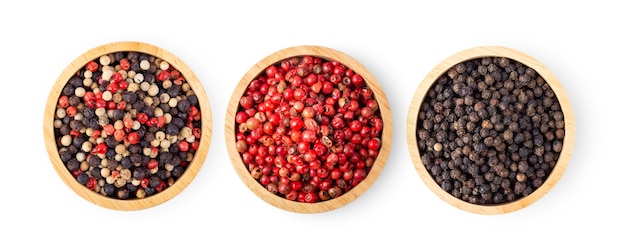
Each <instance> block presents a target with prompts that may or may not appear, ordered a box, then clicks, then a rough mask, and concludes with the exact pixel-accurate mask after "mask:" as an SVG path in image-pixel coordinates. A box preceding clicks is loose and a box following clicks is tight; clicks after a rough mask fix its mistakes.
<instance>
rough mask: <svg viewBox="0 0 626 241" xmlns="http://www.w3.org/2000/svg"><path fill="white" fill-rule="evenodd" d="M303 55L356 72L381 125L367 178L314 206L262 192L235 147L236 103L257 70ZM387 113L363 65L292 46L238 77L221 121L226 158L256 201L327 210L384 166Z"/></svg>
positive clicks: (297, 209) (328, 52)
mask: <svg viewBox="0 0 626 241" xmlns="http://www.w3.org/2000/svg"><path fill="white" fill-rule="evenodd" d="M305 55H309V56H316V57H320V58H322V59H325V60H336V61H338V62H340V63H342V64H344V65H345V66H346V67H347V68H351V69H353V70H354V71H355V72H356V73H359V74H361V75H362V76H363V78H364V79H365V82H366V84H367V85H368V86H369V87H370V88H371V89H372V91H373V92H374V96H375V99H376V100H377V101H378V104H379V109H380V114H381V117H382V119H383V123H384V127H383V131H382V134H381V140H382V143H381V148H380V151H379V155H378V157H377V158H376V160H375V162H374V165H373V166H372V168H371V170H370V172H369V174H368V175H367V177H366V178H365V179H364V180H363V181H362V182H361V183H359V184H358V185H356V186H355V187H353V188H352V189H351V190H349V191H348V192H346V193H344V194H343V195H341V196H339V197H337V198H335V199H330V200H327V201H322V202H317V203H300V202H296V201H290V200H287V199H284V198H282V197H280V196H278V195H275V194H273V193H271V192H269V191H267V189H265V188H264V187H263V186H262V185H261V184H260V183H258V182H257V180H255V179H254V178H252V176H251V175H250V173H249V172H248V170H247V168H246V166H245V165H244V163H243V161H242V158H241V155H240V154H239V153H238V152H237V150H236V148H235V142H236V138H235V133H236V132H235V124H236V123H235V114H236V113H237V109H238V106H239V100H240V99H241V97H242V96H243V93H244V92H245V90H246V88H247V87H248V85H249V84H250V82H251V81H252V80H254V79H255V78H256V77H257V76H258V75H259V74H260V73H261V71H264V70H265V68H266V67H268V66H270V65H274V64H276V63H279V62H280V61H281V60H283V59H287V58H289V57H295V56H305ZM390 111H391V110H390V108H389V104H388V102H387V99H386V96H385V93H384V92H383V90H382V88H381V87H380V85H379V83H378V82H377V80H376V79H375V78H374V76H373V75H372V74H371V73H370V72H369V71H367V69H366V68H365V67H364V66H363V65H361V64H360V63H359V62H358V61H357V60H355V59H353V58H352V57H350V56H348V55H346V54H344V53H341V52H339V51H337V50H334V49H330V48H326V47H321V46H295V47H290V48H286V49H282V50H279V51H277V52H275V53H273V54H271V55H269V56H267V57H265V58H263V59H262V60H261V61H259V62H258V63H257V64H255V65H254V66H253V67H252V68H251V69H250V70H249V71H248V72H247V73H246V74H245V75H244V76H243V78H241V80H240V82H239V84H238V85H237V86H236V88H235V90H234V91H233V94H232V96H231V99H230V101H229V103H228V109H227V112H226V122H225V136H226V145H227V148H228V154H229V155H230V158H231V162H232V165H233V167H234V168H235V170H236V172H237V174H238V175H239V177H240V179H241V180H242V181H243V183H244V184H245V185H246V186H247V187H248V188H249V189H250V190H252V191H253V192H254V193H255V194H256V195H257V196H258V197H259V198H261V199H262V200H263V201H265V202H267V203H269V204H271V205H272V206H274V207H277V208H280V209H283V210H286V211H291V212H295V213H320V212H326V211H331V210H334V209H337V208H340V207H343V206H345V205H347V204H349V203H351V202H352V201H354V200H355V199H356V198H358V197H359V196H361V195H362V194H363V193H364V192H365V191H366V190H367V189H368V188H369V187H370V186H371V185H372V184H373V183H374V181H375V180H376V179H377V178H378V176H379V175H380V172H381V171H382V169H383V167H384V166H385V163H386V160H387V157H388V155H389V150H390V147H391V137H392V136H391V133H392V123H391V112H390Z"/></svg>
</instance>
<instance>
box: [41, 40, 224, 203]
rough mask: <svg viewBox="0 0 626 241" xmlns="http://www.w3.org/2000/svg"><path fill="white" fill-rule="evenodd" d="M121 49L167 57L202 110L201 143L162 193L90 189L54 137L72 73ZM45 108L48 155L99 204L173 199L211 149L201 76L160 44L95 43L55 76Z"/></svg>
mask: <svg viewBox="0 0 626 241" xmlns="http://www.w3.org/2000/svg"><path fill="white" fill-rule="evenodd" d="M121 51H135V52H141V53H145V54H149V55H152V56H155V57H157V58H160V59H163V60H165V61H167V62H168V63H169V64H170V65H171V66H173V67H174V68H176V69H178V70H179V71H180V72H181V73H182V75H183V76H184V77H185V79H186V80H187V82H188V83H189V85H190V86H191V88H192V90H193V91H194V93H195V94H196V95H197V97H198V102H199V106H200V111H201V125H202V136H201V137H200V138H201V140H200V146H199V148H198V150H197V151H196V153H195V156H194V157H193V159H192V161H191V162H190V163H189V166H187V169H186V171H185V173H184V174H183V175H182V176H181V177H180V178H179V179H178V180H177V181H176V182H175V183H174V184H173V185H172V186H170V187H168V188H167V189H165V190H164V191H162V192H161V193H158V194H155V195H152V196H148V197H146V198H143V199H133V200H119V199H114V198H109V197H106V196H104V195H102V194H99V193H96V192H94V191H92V190H89V189H87V188H86V187H85V186H83V185H81V184H79V183H78V182H77V181H76V179H75V178H74V177H73V176H72V175H71V174H70V172H69V171H68V170H67V168H66V167H65V166H64V164H63V162H62V161H61V159H60V157H59V152H58V149H57V145H56V140H55V137H54V126H53V122H54V115H55V111H56V108H57V101H58V98H59V97H60V94H61V90H62V89H63V87H64V86H65V84H66V83H67V81H68V80H69V79H70V77H71V76H73V75H74V74H75V73H76V72H77V71H79V70H80V69H81V68H83V67H84V66H85V65H86V64H87V63H88V62H89V61H91V60H95V59H97V58H99V57H100V56H102V55H105V54H110V53H115V52H121ZM44 111H45V113H44V120H43V134H44V141H45V143H46V150H47V152H48V156H49V157H50V161H51V163H52V165H53V167H54V169H55V170H56V172H57V173H58V175H59V176H60V177H61V179H62V180H63V181H64V182H65V184H67V185H68V186H69V187H70V188H71V189H72V190H73V191H74V192H76V193H77V194H78V195H79V196H81V197H82V198H84V199H86V200H87V201H89V202H92V203H94V204H96V205H98V206H101V207H105V208H109V209H114V210H123V211H131V210H140V209H146V208H150V207H154V206H156V205H159V204H162V203H164V202H166V201H168V200H170V199H172V198H173V197H175V196H176V195H178V194H179V193H180V192H182V191H183V190H184V189H185V188H186V187H187V186H188V185H189V183H190V182H191V181H192V180H193V179H194V177H195V176H196V175H197V174H198V171H199V170H200V168H201V167H202V165H203V163H204V161H205V158H206V155H207V152H208V150H209V146H210V142H211V135H212V132H213V128H212V119H211V118H212V115H211V107H210V104H209V100H208V98H207V95H206V93H205V90H204V88H203V86H202V83H201V82H200V81H199V80H198V78H197V77H196V75H195V74H194V73H193V71H192V70H191V69H190V68H189V67H188V66H187V65H186V64H185V63H184V62H183V61H182V60H181V59H179V58H178V57H176V56H174V55H173V54H172V53H170V52H168V51H166V50H163V49H161V48H159V47H157V46H154V45H150V44H147V43H141V42H114V43H108V44H104V45H101V46H98V47H95V48H93V49H91V50H89V51H87V52H85V53H84V54H82V55H80V56H79V57H78V58H76V59H75V60H74V61H73V62H72V63H70V64H69V65H68V66H67V67H66V68H65V69H64V70H63V72H62V73H61V75H60V76H59V77H58V79H57V80H56V83H55V84H54V86H53V87H52V90H51V91H50V95H49V96H48V100H47V102H46V107H45V110H44Z"/></svg>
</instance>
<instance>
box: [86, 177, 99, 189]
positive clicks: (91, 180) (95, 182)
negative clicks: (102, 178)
mask: <svg viewBox="0 0 626 241" xmlns="http://www.w3.org/2000/svg"><path fill="white" fill-rule="evenodd" d="M85 186H87V188H89V189H91V190H94V189H96V187H97V186H98V180H96V178H93V177H90V178H89V181H87V184H86V185H85Z"/></svg>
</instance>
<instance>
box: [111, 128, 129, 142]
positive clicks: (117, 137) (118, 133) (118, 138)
mask: <svg viewBox="0 0 626 241" xmlns="http://www.w3.org/2000/svg"><path fill="white" fill-rule="evenodd" d="M113 138H115V140H116V141H122V140H124V138H126V132H124V130H121V129H120V130H115V132H114V133H113Z"/></svg>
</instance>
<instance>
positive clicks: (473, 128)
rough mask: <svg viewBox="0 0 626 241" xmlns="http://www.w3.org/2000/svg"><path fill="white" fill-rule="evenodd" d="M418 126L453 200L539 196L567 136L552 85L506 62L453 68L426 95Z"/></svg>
mask: <svg viewBox="0 0 626 241" xmlns="http://www.w3.org/2000/svg"><path fill="white" fill-rule="evenodd" d="M417 122H418V123H417V131H416V138H417V144H418V149H419V153H420V157H421V161H422V163H423V164H424V167H425V168H426V170H427V171H428V172H429V174H430V175H431V177H432V178H433V179H434V180H435V182H436V183H437V184H438V185H439V186H440V187H441V189H443V190H444V191H446V192H448V193H449V194H451V195H452V196H454V197H456V198H458V199H461V200H463V201H466V202H469V203H472V204H479V205H489V204H502V203H507V202H512V201H515V200H518V199H520V198H523V197H525V196H528V195H530V194H531V193H533V192H534V191H535V190H536V189H537V188H539V187H540V186H541V185H542V184H543V183H544V182H545V180H546V179H547V177H548V176H549V175H550V173H551V172H552V170H553V168H554V167H555V165H556V162H557V160H558V159H559V155H560V152H561V150H562V148H563V139H564V137H565V134H566V133H565V122H564V115H563V112H562V110H561V107H560V105H559V101H558V99H557V97H556V95H555V93H554V91H553V90H552V89H551V88H550V86H549V84H548V83H547V82H546V80H544V79H543V78H542V77H541V75H539V74H538V73H537V72H536V71H535V70H534V69H533V68H530V67H528V66H526V65H524V64H522V63H520V62H517V61H515V60H512V59H509V58H506V57H483V58H476V59H471V60H467V61H465V62H462V63H458V64H456V65H455V66H453V67H451V68H450V69H448V70H447V72H445V73H444V74H443V75H442V76H440V77H439V78H438V79H437V80H436V81H435V82H434V83H433V84H432V86H431V87H430V89H429V90H428V92H427V93H426V96H425V97H424V100H423V102H422V104H421V106H420V110H419V114H418V120H417Z"/></svg>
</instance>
